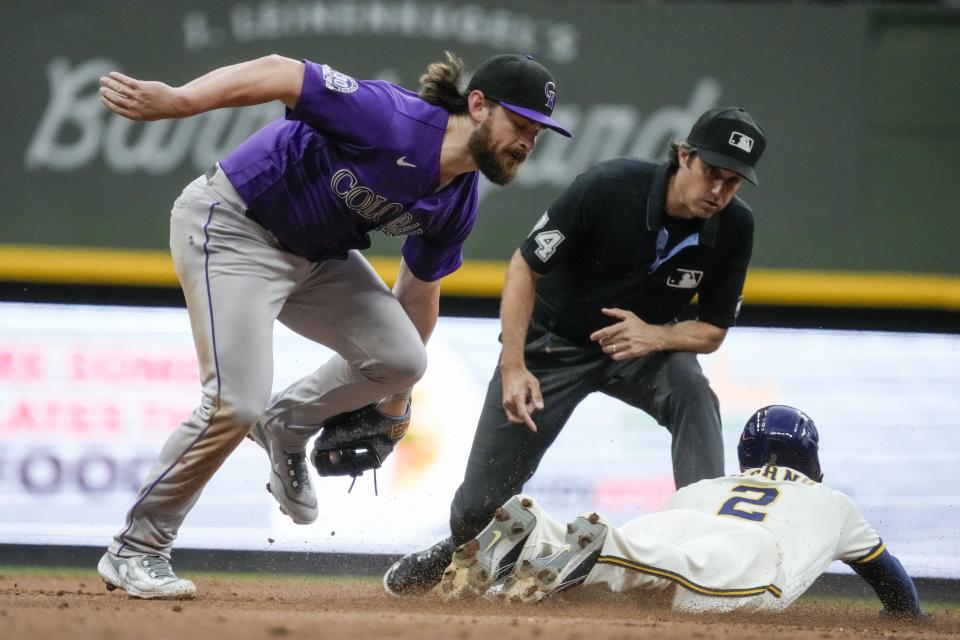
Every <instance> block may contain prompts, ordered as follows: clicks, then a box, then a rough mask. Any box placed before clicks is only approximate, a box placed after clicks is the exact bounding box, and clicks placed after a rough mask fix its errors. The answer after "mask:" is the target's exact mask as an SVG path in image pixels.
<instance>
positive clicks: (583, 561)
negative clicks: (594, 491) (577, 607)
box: [495, 513, 607, 602]
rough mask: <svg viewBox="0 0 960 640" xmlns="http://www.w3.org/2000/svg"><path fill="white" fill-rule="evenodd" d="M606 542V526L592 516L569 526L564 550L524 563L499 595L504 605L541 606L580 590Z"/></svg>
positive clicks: (498, 597)
mask: <svg viewBox="0 0 960 640" xmlns="http://www.w3.org/2000/svg"><path fill="white" fill-rule="evenodd" d="M606 538H607V525H605V524H603V523H601V522H600V516H598V515H597V514H596V513H591V514H590V515H589V516H586V517H584V516H580V517H578V518H577V519H576V520H574V521H573V522H571V523H570V524H568V525H567V535H566V537H565V539H564V543H563V546H561V547H560V548H559V549H557V550H556V551H554V552H553V553H551V554H549V555H546V556H542V557H539V558H533V559H531V560H523V561H521V562H520V563H519V564H518V565H517V566H516V568H515V569H514V571H513V573H512V574H511V575H510V576H509V577H507V579H506V581H505V582H504V583H503V588H502V589H500V590H498V592H497V593H496V596H495V597H496V599H497V600H500V601H504V602H540V601H541V600H543V599H544V598H546V597H547V596H550V595H553V594H556V593H559V592H561V591H564V590H566V589H570V588H571V587H576V586H579V585H580V584H582V583H583V581H584V580H586V579H587V574H588V573H590V570H591V569H592V568H593V566H594V565H595V564H596V563H597V558H598V557H599V556H600V550H601V549H602V548H603V543H604V541H605V540H606Z"/></svg>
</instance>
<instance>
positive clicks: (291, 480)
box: [249, 421, 319, 524]
mask: <svg viewBox="0 0 960 640" xmlns="http://www.w3.org/2000/svg"><path fill="white" fill-rule="evenodd" d="M249 437H250V439H251V440H253V441H254V442H256V443H257V444H258V445H260V447H261V448H262V449H263V450H264V451H266V452H267V457H269V458H270V481H269V482H268V483H267V491H269V492H270V493H271V495H273V497H274V498H275V499H276V501H277V502H278V503H279V504H280V511H282V512H283V513H284V514H285V515H288V516H290V519H291V520H293V521H294V522H295V523H297V524H311V523H312V522H315V521H316V519H317V516H318V515H319V509H318V508H317V494H316V493H314V491H313V486H312V485H311V484H310V472H309V470H308V469H307V452H306V450H303V451H292V452H291V451H283V450H281V449H280V447H279V446H278V445H277V443H276V442H273V441H272V440H271V439H270V437H269V435H268V434H267V433H266V431H265V430H264V428H263V425H261V424H260V422H259V421H258V422H257V424H255V425H254V427H253V430H251V431H250V436H249Z"/></svg>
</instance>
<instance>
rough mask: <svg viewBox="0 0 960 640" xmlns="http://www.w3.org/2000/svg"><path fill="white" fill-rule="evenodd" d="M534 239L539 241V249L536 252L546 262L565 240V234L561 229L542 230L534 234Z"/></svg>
mask: <svg viewBox="0 0 960 640" xmlns="http://www.w3.org/2000/svg"><path fill="white" fill-rule="evenodd" d="M533 241H534V242H536V243H537V250H536V251H534V253H535V254H537V257H538V258H540V259H541V260H543V261H544V262H546V261H547V260H549V259H550V256H552V255H553V253H554V252H555V251H556V250H557V247H559V246H560V243H561V242H563V234H562V233H560V232H559V231H541V232H540V233H538V234H537V235H535V236H533Z"/></svg>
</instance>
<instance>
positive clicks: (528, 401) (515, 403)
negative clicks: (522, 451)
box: [500, 366, 543, 431]
mask: <svg viewBox="0 0 960 640" xmlns="http://www.w3.org/2000/svg"><path fill="white" fill-rule="evenodd" d="M500 377H501V379H502V382H503V410H504V411H505V412H506V414H507V419H508V420H510V422H513V423H515V424H525V425H527V428H528V429H530V430H531V431H536V430H537V425H536V423H535V422H534V421H533V417H532V414H533V412H534V411H536V410H538V409H543V395H542V394H541V393H540V381H539V380H537V377H536V376H535V375H533V374H532V373H530V371H529V370H528V369H527V368H526V367H503V366H501V367H500Z"/></svg>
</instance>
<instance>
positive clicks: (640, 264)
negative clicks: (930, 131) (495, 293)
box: [384, 107, 766, 595]
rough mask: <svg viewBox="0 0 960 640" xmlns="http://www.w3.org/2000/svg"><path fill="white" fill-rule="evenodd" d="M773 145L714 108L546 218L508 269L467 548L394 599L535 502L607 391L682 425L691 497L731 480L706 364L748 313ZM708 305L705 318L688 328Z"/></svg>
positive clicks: (679, 432) (404, 584)
mask: <svg viewBox="0 0 960 640" xmlns="http://www.w3.org/2000/svg"><path fill="white" fill-rule="evenodd" d="M765 145H766V136H765V134H764V131H763V129H762V128H761V127H760V125H758V124H757V122H756V121H755V120H754V119H753V118H752V117H751V116H750V114H749V113H747V112H746V111H744V110H743V109H740V108H735V107H723V108H719V109H712V110H710V111H707V112H706V113H704V114H703V115H701V116H700V118H699V119H698V120H697V122H696V123H695V124H694V126H693V128H692V129H691V131H690V134H689V136H688V137H687V140H686V141H681V142H674V143H672V144H671V147H670V154H669V159H668V160H667V161H666V162H664V163H662V164H659V165H658V164H655V163H650V162H645V161H642V160H634V159H625V158H621V159H616V160H610V161H607V162H603V163H601V164H599V165H597V166H595V167H593V168H591V169H589V170H588V171H586V172H585V173H583V174H582V175H580V176H579V177H578V178H577V179H576V180H575V181H574V182H573V184H572V185H570V187H569V188H568V189H567V190H566V191H565V192H564V193H563V194H562V195H561V196H560V198H559V199H558V200H557V201H556V202H555V203H554V204H553V206H551V207H550V208H549V209H548V210H547V212H546V213H545V214H544V215H543V217H542V218H540V220H539V221H538V222H537V224H536V225H535V226H534V228H533V231H532V232H531V233H530V235H529V236H528V237H527V238H526V240H525V241H524V242H523V244H522V245H521V247H520V249H519V250H517V252H516V253H515V254H514V255H513V258H512V259H511V261H510V265H509V267H508V269H507V275H506V282H505V284H504V289H503V301H502V307H501V325H502V333H501V341H502V343H503V349H502V352H501V355H500V364H499V367H498V368H497V370H496V371H495V372H494V375H493V379H492V380H491V381H490V386H489V388H488V389H487V397H486V400H485V402H484V407H483V412H482V413H481V415H480V421H479V424H478V425H477V432H476V435H475V437H474V441H473V449H472V450H471V452H470V458H469V462H468V463H467V470H466V473H465V475H464V480H463V484H461V485H460V488H459V489H458V491H457V493H456V496H455V497H454V499H453V504H452V505H451V516H450V526H451V531H452V534H453V535H452V538H448V539H446V540H443V541H441V542H439V543H437V544H435V545H433V546H432V547H430V548H429V549H426V550H424V551H421V552H419V553H414V554H411V555H408V556H405V557H404V558H402V559H401V560H399V561H397V563H395V564H394V565H393V566H392V567H390V569H389V570H388V571H387V574H386V575H385V576H384V586H385V587H386V589H387V591H388V592H390V593H393V594H395V595H407V594H416V593H422V592H424V591H426V590H428V589H429V588H431V587H433V586H434V585H435V584H437V583H438V582H439V581H440V578H441V576H442V574H443V570H444V569H445V568H446V566H447V565H448V564H449V562H450V557H451V554H452V551H453V549H454V548H455V547H456V546H457V545H459V544H462V543H464V542H466V541H467V540H469V539H470V538H472V537H474V536H475V535H477V533H478V532H479V531H480V530H481V529H482V528H483V527H484V526H485V525H486V524H487V522H488V521H489V520H490V518H491V516H492V515H493V512H494V510H495V509H496V507H497V506H499V505H501V504H503V502H504V501H505V500H507V499H508V498H509V497H510V496H512V495H514V494H517V493H520V492H521V490H522V487H523V485H524V483H526V481H527V480H529V479H530V478H531V477H532V476H533V473H534V471H536V468H537V466H538V464H539V463H540V459H541V458H542V457H543V455H544V453H546V451H547V449H548V448H549V447H550V445H551V444H552V443H553V441H554V439H556V437H557V435H559V433H560V430H561V429H562V428H563V426H564V424H565V423H566V422H567V419H568V418H569V417H570V414H571V413H573V410H574V409H575V408H576V406H577V405H578V404H579V403H580V401H582V400H583V399H584V398H585V397H587V395H589V394H590V393H592V392H594V391H600V392H602V393H605V394H607V395H609V396H612V397H614V398H618V399H620V400H622V401H624V402H626V403H627V404H629V405H631V406H634V407H637V408H639V409H643V410H644V411H646V412H647V413H649V414H650V415H651V416H653V417H654V418H656V420H657V422H658V423H659V424H661V425H663V426H664V427H666V428H667V429H669V430H670V434H671V436H672V439H673V444H672V447H671V453H672V456H673V475H674V480H675V482H676V485H677V487H683V486H685V485H688V484H691V483H693V482H696V481H697V480H701V479H704V478H714V477H718V476H722V475H723V473H724V468H723V442H722V437H721V436H722V434H721V423H720V412H719V404H718V402H717V397H716V395H715V394H714V393H713V391H712V390H711V389H710V385H709V383H708V381H707V379H706V377H705V376H704V375H703V372H702V371H701V369H700V364H699V363H698V362H697V355H696V354H698V353H711V352H713V351H716V350H717V348H719V347H720V345H721V343H722V342H723V339H724V337H725V336H726V333H727V329H728V328H729V327H730V326H732V325H733V324H734V321H735V319H736V316H737V312H738V310H739V307H740V302H741V299H742V296H741V294H742V291H743V282H744V278H745V276H746V272H747V265H748V263H749V262H750V254H751V252H752V248H753V214H752V212H751V209H750V207H749V206H748V205H747V204H746V203H745V202H744V201H743V200H741V199H739V198H738V197H736V194H737V191H738V190H739V189H740V186H741V185H742V183H743V181H744V180H749V181H750V182H752V183H753V184H757V176H756V173H755V167H756V164H757V161H758V160H759V159H760V156H761V155H762V154H763V150H764V147H765ZM694 295H697V296H699V300H698V318H697V319H696V320H690V321H683V322H680V321H677V317H678V316H679V315H680V313H681V312H682V311H683V310H684V309H685V308H686V307H687V305H689V304H690V302H691V300H692V299H693V297H694ZM501 566H503V565H502V564H501Z"/></svg>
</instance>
